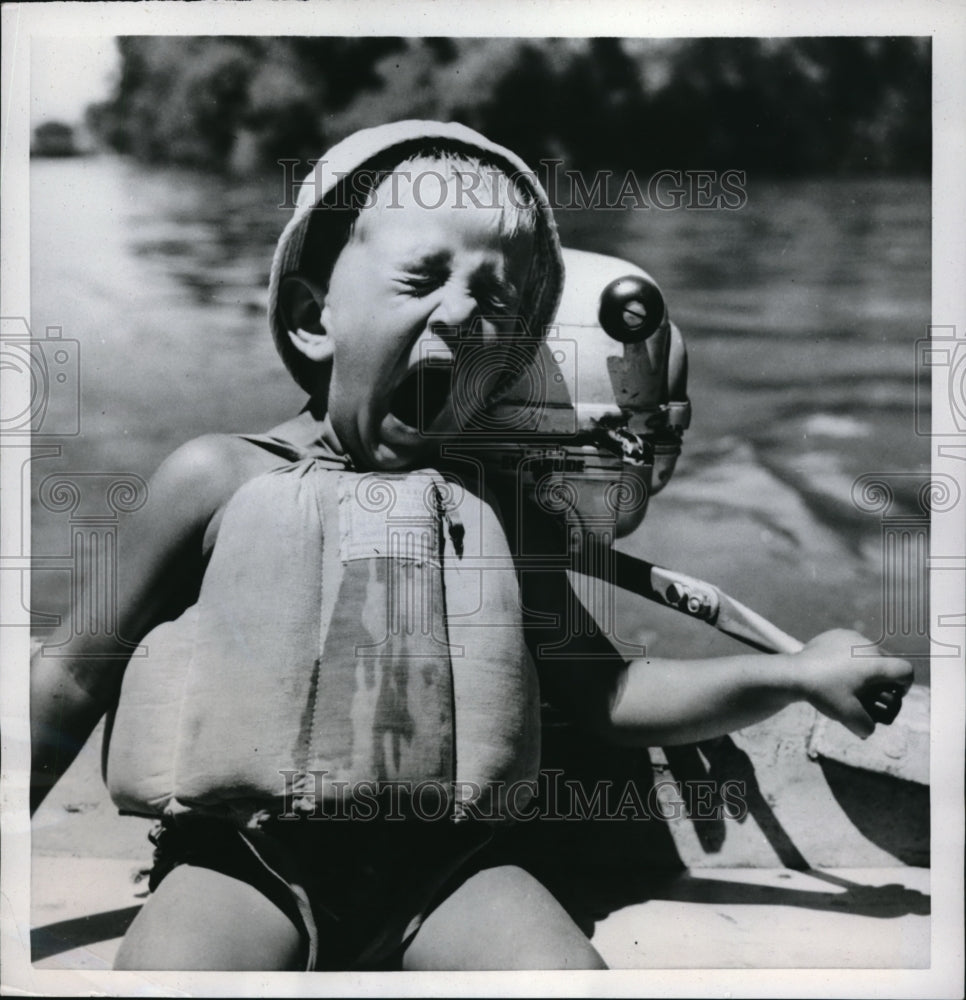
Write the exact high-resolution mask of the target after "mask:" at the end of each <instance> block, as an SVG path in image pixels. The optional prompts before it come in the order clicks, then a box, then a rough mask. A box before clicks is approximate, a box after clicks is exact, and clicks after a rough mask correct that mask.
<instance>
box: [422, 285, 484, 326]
mask: <svg viewBox="0 0 966 1000" xmlns="http://www.w3.org/2000/svg"><path fill="white" fill-rule="evenodd" d="M477 308H478V304H477V301H476V299H475V297H474V296H473V295H471V294H470V292H469V291H468V289H466V288H460V287H459V286H456V285H450V286H447V287H446V288H444V289H443V290H442V294H441V295H440V300H439V303H438V304H437V306H436V308H435V309H434V310H433V314H432V316H431V317H430V326H431V328H432V329H433V330H434V331H438V332H439V333H442V331H443V330H444V329H446V328H449V329H451V330H452V329H454V328H456V329H459V330H465V329H467V328H468V327H469V325H470V323H471V322H472V320H473V318H474V316H475V315H476V311H477Z"/></svg>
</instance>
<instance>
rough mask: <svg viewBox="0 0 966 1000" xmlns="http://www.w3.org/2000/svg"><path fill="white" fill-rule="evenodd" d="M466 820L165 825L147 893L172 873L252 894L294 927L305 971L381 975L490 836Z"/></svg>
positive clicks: (159, 829)
mask: <svg viewBox="0 0 966 1000" xmlns="http://www.w3.org/2000/svg"><path fill="white" fill-rule="evenodd" d="M491 836H492V833H491V830H490V828H489V827H487V826H485V825H483V824H481V823H478V822H473V821H468V822H461V823H453V822H452V821H450V820H445V819H444V820H438V821H435V822H425V821H419V820H413V819H405V820H386V819H375V820H372V821H369V822H363V821H358V820H353V821H346V820H339V819H331V818H325V819H308V818H305V817H303V818H301V819H296V820H277V819H276V820H272V821H270V822H269V823H267V824H266V825H265V826H263V827H261V828H259V829H258V830H247V829H246V830H240V829H238V828H237V827H234V826H232V825H231V824H229V823H226V822H222V821H220V820H217V819H208V818H203V817H196V816H182V817H178V818H166V819H165V820H163V821H162V822H161V823H159V824H158V825H157V826H156V827H155V828H154V830H153V831H152V833H151V835H150V837H151V842H152V843H153V844H154V845H155V852H154V867H153V868H152V870H151V874H150V883H149V884H150V887H151V890H152V891H154V890H155V889H156V888H157V887H158V886H159V885H160V883H161V881H162V879H164V877H165V876H166V875H167V874H168V873H169V872H170V871H172V870H173V869H174V868H176V867H178V866H179V865H183V864H188V865H194V866H197V867H201V868H208V869H211V870H212V871H217V872H220V873H222V874H224V875H228V876H229V877H231V878H236V879H239V880H240V881H242V882H245V883H247V884H248V885H251V886H253V887H254V888H256V889H257V890H258V891H259V892H261V893H262V894H263V895H264V896H266V897H267V898H268V899H270V900H271V901H272V902H273V903H274V904H275V905H276V906H277V907H278V908H279V909H280V910H282V912H283V913H285V914H286V916H288V918H289V919H290V920H291V921H292V923H293V924H294V925H295V926H296V927H298V928H299V931H300V932H301V934H302V937H303V942H304V954H305V967H306V969H307V970H313V969H316V970H329V971H333V970H347V969H385V968H393V967H394V966H397V965H398V961H399V957H400V953H401V950H402V948H403V947H404V946H405V945H406V944H407V943H408V942H409V940H410V939H411V938H412V937H413V935H414V934H415V933H416V931H417V930H418V929H419V926H420V923H421V921H422V918H423V917H424V916H425V914H426V913H428V911H429V909H430V908H431V905H432V904H433V902H434V899H435V897H436V896H437V895H438V893H439V891H440V889H441V888H442V887H443V885H444V884H445V883H446V882H448V881H449V879H451V878H452V876H453V875H454V874H455V873H456V872H457V871H458V870H459V869H460V867H461V866H463V865H464V863H465V862H466V861H467V860H468V859H469V858H471V857H472V856H473V855H474V854H475V853H476V852H477V851H478V850H479V849H480V848H481V847H483V846H484V845H485V844H486V843H487V842H488V841H489V840H490V838H491Z"/></svg>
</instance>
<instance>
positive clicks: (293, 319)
mask: <svg viewBox="0 0 966 1000" xmlns="http://www.w3.org/2000/svg"><path fill="white" fill-rule="evenodd" d="M278 304H279V310H280V312H281V316H282V321H283V322H284V323H285V328H286V330H288V335H289V339H290V340H291V341H292V343H293V345H294V346H295V349H296V350H297V351H299V352H300V353H301V354H304V355H305V356H306V357H307V358H308V359H309V360H310V361H328V360H329V359H330V358H331V357H332V346H333V345H332V338H331V337H330V336H329V335H328V334H327V333H326V332H325V327H324V326H323V325H322V307H323V306H324V305H325V294H324V293H323V292H322V290H321V289H320V288H319V287H318V286H317V285H316V284H314V283H313V282H311V281H309V280H308V279H307V278H303V277H302V276H301V275H299V274H287V275H285V277H284V278H282V281H281V283H280V285H279V288H278Z"/></svg>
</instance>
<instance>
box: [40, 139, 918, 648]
mask: <svg viewBox="0 0 966 1000" xmlns="http://www.w3.org/2000/svg"><path fill="white" fill-rule="evenodd" d="M31 183H32V189H31V295H32V317H31V319H32V329H33V332H34V335H35V336H42V335H43V331H44V330H45V329H46V328H47V327H50V326H57V327H61V328H62V330H63V334H62V335H63V337H64V338H68V339H69V340H71V341H76V343H77V345H78V346H77V347H76V348H74V347H73V345H72V346H71V350H72V351H74V352H75V354H76V357H77V377H78V378H79V385H80V394H79V399H80V422H79V430H80V433H79V434H78V435H76V436H72V437H64V438H60V439H57V442H58V443H59V444H60V446H61V451H60V454H59V455H57V456H53V457H47V458H42V459H38V460H37V461H35V462H34V469H33V475H34V482H35V484H36V483H37V482H39V481H40V480H42V479H43V478H44V477H45V476H46V475H49V474H50V473H52V472H55V471H58V472H59V471H71V472H133V473H136V474H138V475H141V476H144V477H147V476H148V475H149V474H150V472H151V471H152V470H153V469H154V468H155V467H156V466H157V464H158V463H159V462H160V461H161V459H162V458H163V457H164V456H165V455H166V454H167V453H168V452H170V451H171V450H172V449H173V448H174V447H176V446H177V445H178V444H180V443H182V442H183V441H185V440H187V439H189V438H191V437H194V436H196V435H197V434H200V433H203V432H207V431H257V430H262V429H266V428H268V427H269V426H270V425H272V424H273V423H276V422H278V421H279V420H281V419H284V418H285V417H287V416H289V415H291V414H292V413H294V412H295V411H297V409H298V408H300V406H301V405H302V402H303V397H302V395H301V393H300V392H299V390H298V389H297V388H296V387H295V386H294V385H293V384H292V383H291V381H290V379H289V378H288V376H287V375H286V373H285V372H284V370H283V368H282V366H281V363H280V362H279V361H278V360H277V358H276V356H275V354H274V350H273V348H272V346H271V343H270V338H269V336H268V333H267V325H266V321H265V318H264V315H265V311H264V310H265V301H266V292H265V289H266V286H267V280H268V268H269V262H270V260H271V253H272V249H273V246H274V242H275V240H276V238H277V236H278V233H279V232H280V231H281V229H282V227H283V225H284V223H285V221H286V219H287V217H288V214H289V212H288V210H286V209H283V208H280V207H279V206H280V204H281V202H282V201H283V191H282V177H281V175H279V177H277V178H267V179H262V180H259V181H244V182H240V181H238V180H235V179H226V178H219V177H212V176H207V175H201V174H196V173H191V172H184V171H164V172H161V171H152V170H149V169H146V168H144V167H142V166H138V165H135V164H131V163H128V162H125V161H121V160H118V159H115V158H111V157H106V156H105V157H92V158H86V159H73V160H35V161H33V163H32V164H31ZM747 195H748V201H747V204H746V206H745V207H744V208H743V209H741V210H740V211H733V212H728V211H685V210H677V211H658V210H656V209H651V210H646V211H645V210H635V211H624V212H600V211H598V212H590V211H583V212H577V211H567V212H561V213H560V217H559V223H560V228H561V232H562V235H563V238H564V242H565V243H566V244H567V245H571V246H575V247H579V248H581V249H587V250H596V251H599V252H604V253H611V254H615V255H618V256H622V257H626V258H628V259H630V260H633V261H634V262H635V263H638V264H640V265H641V266H643V267H644V268H646V269H647V270H648V271H649V272H650V273H651V274H652V275H653V276H654V277H655V278H656V279H657V280H658V282H659V283H660V284H661V286H662V288H663V289H664V292H665V296H666V298H667V301H668V304H669V308H670V311H671V315H672V317H673V318H674V319H675V321H676V322H677V323H678V325H679V326H680V327H681V328H682V330H683V332H684V334H685V337H686V338H687V342H688V347H689V354H690V382H689V388H690V395H691V398H692V401H693V405H694V420H693V424H692V428H691V430H690V431H689V433H688V436H687V439H686V448H685V454H684V456H683V457H682V460H681V462H680V464H679V467H678V472H677V474H676V476H675V478H674V481H673V482H672V484H671V485H670V486H669V487H668V489H667V490H666V491H665V492H664V493H663V494H661V496H660V497H658V498H657V499H656V500H655V501H654V502H653V503H652V505H651V511H650V512H649V514H648V517H647V519H646V521H645V523H644V525H643V526H642V527H641V528H640V529H639V530H638V532H636V533H635V535H634V536H632V537H631V538H629V539H626V540H625V541H624V543H623V545H624V547H626V548H627V549H628V550H630V551H635V552H638V553H640V554H642V555H646V556H647V557H648V558H650V559H652V560H653V561H656V562H662V563H664V564H666V565H673V566H675V567H677V568H679V569H681V570H684V571H686V572H689V573H691V574H693V575H695V576H701V577H704V578H706V579H711V580H714V581H715V582H717V583H718V584H720V585H721V586H722V587H723V588H724V589H726V590H728V591H730V592H731V593H733V594H734V595H735V596H736V597H738V598H739V599H741V600H743V601H745V602H746V603H748V604H751V605H752V606H753V607H755V608H756V609H757V610H759V611H761V612H763V613H765V614H767V615H769V616H770V617H773V618H774V619H775V620H776V621H778V623H779V624H781V625H782V627H784V628H786V629H788V630H790V631H792V632H794V633H796V634H798V635H800V636H801V637H803V638H805V637H807V636H808V635H810V634H813V633H814V632H816V631H818V630H820V629H822V628H826V627H830V626H832V625H838V624H841V625H847V626H853V625H854V626H856V627H859V628H861V629H862V630H863V631H864V632H865V633H866V634H867V635H869V636H870V637H871V638H873V639H878V638H880V637H884V638H886V639H887V640H888V639H890V638H891V639H893V640H894V642H893V645H897V646H899V647H900V648H901V649H902V651H904V652H910V651H911V652H919V653H922V652H924V651H925V648H926V647H925V642H924V640H923V639H922V638H921V637H918V638H917V637H916V636H915V635H911V634H910V630H909V629H908V628H905V630H904V631H903V633H902V635H892V634H891V633H890V631H889V627H888V625H887V621H886V620H885V619H886V618H887V607H888V605H889V602H890V601H892V600H893V598H894V595H893V594H891V593H890V590H889V588H890V586H892V584H890V583H889V580H890V579H891V577H890V569H889V564H888V556H887V553H886V542H885V533H886V532H887V529H888V525H884V523H883V521H882V518H881V516H880V515H878V514H874V513H869V512H867V511H864V510H862V509H861V508H860V506H859V505H857V504H856V502H855V501H854V500H853V498H852V487H853V484H854V482H855V481H856V480H857V479H858V478H859V477H860V476H863V475H868V474H872V473H876V474H881V475H884V476H887V477H888V478H889V481H890V484H891V485H892V486H893V488H894V490H895V493H896V501H895V504H894V506H893V508H892V510H891V512H890V513H892V514H896V513H905V514H907V515H909V516H912V517H913V518H915V517H920V518H921V516H922V511H921V509H920V508H919V506H918V501H917V491H918V489H919V487H920V486H921V485H922V484H923V483H924V482H925V481H926V480H927V478H928V468H929V448H928V439H926V438H924V437H922V436H921V435H918V434H917V433H916V392H915V388H916V378H917V373H916V347H915V342H916V340H917V338H920V337H923V336H925V335H926V331H927V326H928V323H929V318H930V200H929V187H928V183H926V182H922V181H900V180H872V181H870V180H862V181H851V180H829V181H824V180H823V181H808V182H773V181H765V180H762V181H756V180H755V179H754V178H753V177H752V178H749V180H748V184H747ZM921 388H922V389H923V390H925V389H927V388H928V387H927V386H925V385H923V386H921ZM73 399H74V397H73V396H72V395H71V394H70V393H69V392H65V393H63V394H61V395H57V393H56V391H55V392H54V394H53V395H52V398H51V400H50V408H49V412H48V414H47V417H46V420H47V427H48V428H50V429H54V430H55V431H56V430H57V429H58V428H59V427H67V426H69V424H70V422H71V420H72V407H73V406H74V405H75V404H74V402H73ZM923 399H925V396H923ZM921 401H922V400H921ZM33 515H34V534H33V542H34V551H35V552H36V553H38V554H48V555H54V554H58V553H63V552H64V551H69V541H68V539H69V525H68V523H67V522H66V520H65V516H64V514H62V513H61V514H57V513H54V512H51V511H49V510H47V509H46V508H45V507H44V506H43V505H40V504H37V503H35V504H34V508H33ZM909 572H911V573H912V574H913V575H915V569H914V568H913V570H911V571H909ZM906 575H907V576H908V573H907V574H906ZM66 586H67V584H66V575H65V574H64V573H63V572H60V571H55V570H51V571H43V572H38V573H35V574H34V592H33V606H34V608H35V610H39V611H50V610H55V609H56V608H58V607H59V606H61V605H62V604H63V602H64V600H65V598H66ZM618 615H619V622H620V628H621V630H622V635H624V636H625V637H629V638H631V639H633V640H635V641H640V642H646V643H647V644H648V645H649V647H651V646H652V645H654V646H655V647H656V648H660V649H661V650H665V649H667V651H669V652H672V653H673V652H682V653H684V654H687V653H691V652H699V651H700V652H704V651H722V650H725V649H733V648H734V647H733V644H731V643H730V641H729V640H726V639H721V638H716V637H715V636H714V634H713V633H712V631H711V630H710V629H704V628H701V627H700V626H694V625H693V624H691V623H687V622H683V623H682V622H680V621H678V620H677V619H676V617H675V616H673V615H671V614H670V613H668V612H657V613H655V612H653V611H652V609H647V608H641V606H640V602H639V601H638V600H637V599H631V598H628V597H626V596H620V597H619V598H618ZM672 619H673V620H672ZM913 631H915V630H914V629H913Z"/></svg>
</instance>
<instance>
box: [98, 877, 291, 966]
mask: <svg viewBox="0 0 966 1000" xmlns="http://www.w3.org/2000/svg"><path fill="white" fill-rule="evenodd" d="M304 962H305V958H304V946H303V942H302V939H301V936H300V934H299V931H298V929H297V928H296V927H295V925H294V924H293V923H292V922H291V920H289V918H288V917H287V916H286V915H285V914H284V913H283V912H282V911H281V910H280V909H279V908H278V907H277V906H275V904H274V903H272V902H271V901H270V900H269V899H268V898H267V897H266V896H264V895H263V894H262V893H261V892H259V891H258V890H257V889H255V888H253V887H252V886H250V885H248V884H247V883H246V882H242V881H240V880H239V879H235V878H231V877H230V876H228V875H223V874H221V873H220V872H215V871H212V870H211V869H209V868H196V867H195V866H193V865H179V866H178V867H177V868H175V869H174V870H173V871H171V872H170V873H169V874H168V875H167V876H166V877H165V879H164V881H163V882H162V883H161V885H160V886H158V888H157V890H156V891H155V892H154V893H153V894H152V895H151V898H150V899H149V900H148V901H147V903H145V905H144V907H143V909H142V910H141V912H140V913H139V914H138V915H137V917H136V918H135V919H134V922H133V923H132V924H131V926H130V928H129V929H128V932H127V934H126V936H125V938H124V941H123V942H122V943H121V947H120V950H119V951H118V954H117V958H116V959H115V962H114V968H115V969H131V970H135V969H138V970H140V969H172V970H181V969H186V970H187V969H209V970H218V971H226V970H263V971H280V970H286V969H288V970H292V969H300V968H304Z"/></svg>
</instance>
